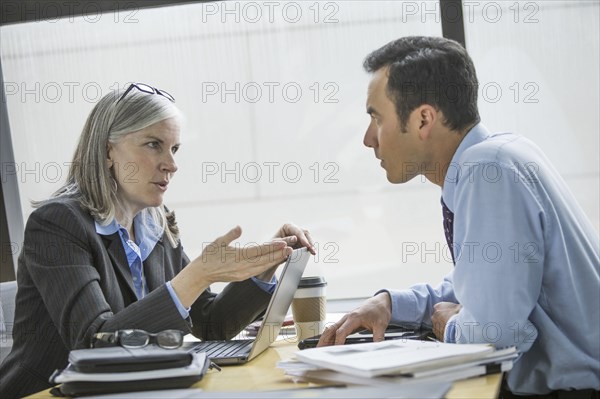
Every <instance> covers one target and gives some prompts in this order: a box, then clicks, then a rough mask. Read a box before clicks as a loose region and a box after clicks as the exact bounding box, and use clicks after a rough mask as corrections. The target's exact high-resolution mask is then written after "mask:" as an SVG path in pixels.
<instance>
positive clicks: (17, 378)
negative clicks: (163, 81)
mask: <svg viewBox="0 0 600 399" xmlns="http://www.w3.org/2000/svg"><path fill="white" fill-rule="evenodd" d="M179 120H180V113H179V111H178V109H177V108H176V107H175V105H174V99H173V97H171V96H170V95H169V94H168V93H166V92H164V91H161V90H157V89H155V88H153V87H150V86H148V85H144V84H133V85H131V86H129V88H128V89H127V90H126V91H125V92H123V91H121V92H113V93H110V94H108V95H106V96H105V97H104V98H102V99H101V100H100V102H99V103H98V104H97V105H96V106H95V107H94V109H93V110H92V112H91V114H90V116H89V117H88V119H87V122H86V124H85V126H84V129H83V132H82V134H81V137H80V139H79V144H78V146H77V150H76V152H75V156H74V159H73V163H72V166H71V168H70V171H69V176H68V180H67V183H66V184H65V185H64V186H63V187H62V188H61V189H60V190H58V191H57V192H56V193H55V194H54V195H53V197H52V198H51V199H50V200H47V201H44V202H42V203H38V204H37V205H38V209H36V210H35V211H34V212H33V213H32V214H31V216H30V217H29V220H28V222H27V226H26V229H25V241H24V245H23V250H22V252H21V254H20V257H19V269H18V274H17V278H18V280H17V281H18V287H19V288H18V293H17V298H16V309H15V325H14V329H13V335H14V345H13V349H12V351H11V353H10V355H9V356H8V357H7V359H6V361H5V362H4V363H3V364H2V366H1V368H0V375H1V376H2V381H1V387H0V396H1V397H2V398H9V397H18V396H23V395H27V394H30V393H33V392H37V391H40V390H43V389H46V388H48V387H49V383H48V378H49V377H50V374H51V373H52V372H53V371H54V370H55V369H57V368H63V367H65V366H66V364H67V356H68V353H69V350H71V349H77V348H86V347H89V346H90V342H91V338H92V336H93V335H94V334H95V333H97V332H100V331H102V332H112V331H116V330H119V329H125V328H137V329H142V330H146V331H149V332H158V331H162V330H166V329H179V330H183V331H185V332H191V333H193V334H194V335H195V336H197V337H199V338H203V339H228V338H231V337H232V336H234V335H236V334H237V333H238V332H239V331H240V330H241V329H242V328H244V327H245V326H246V325H247V324H249V323H251V322H252V321H254V320H255V319H256V318H257V317H259V316H260V315H261V314H262V313H263V312H264V310H265V308H266V306H267V304H268V301H269V299H270V292H272V290H273V288H274V285H275V280H274V277H273V275H274V272H275V270H276V268H277V265H279V264H281V263H282V262H283V261H284V260H285V259H286V257H287V256H288V255H289V254H290V253H291V251H292V247H301V246H306V247H308V248H309V250H311V252H313V253H314V249H313V247H312V245H311V241H310V238H309V236H308V232H307V231H303V230H301V229H299V228H298V227H296V226H294V225H291V224H286V225H284V226H283V227H282V228H280V229H279V231H278V232H277V234H276V235H275V238H274V239H273V241H272V242H270V243H267V244H264V245H256V246H252V247H245V248H242V249H240V248H235V247H233V246H230V245H229V244H230V243H231V242H232V241H233V240H235V239H237V238H239V237H240V235H241V229H240V228H239V227H236V228H234V229H232V230H231V231H229V232H228V233H226V234H225V235H224V236H222V237H219V238H217V239H216V240H215V241H214V242H213V243H211V244H210V245H208V246H207V247H206V248H205V250H204V251H203V252H202V254H201V255H200V256H199V257H198V258H196V259H194V260H193V261H191V262H190V260H189V259H188V258H187V256H186V255H185V253H184V252H183V249H182V247H181V245H180V243H179V233H178V229H177V225H176V223H175V218H174V215H173V213H172V212H168V211H167V210H166V208H165V207H164V206H163V205H162V202H163V195H164V193H165V191H166V190H167V188H168V185H169V183H170V180H171V178H172V177H173V175H174V174H175V172H176V171H177V165H176V163H175V153H176V152H177V149H178V148H179V130H180V127H179ZM218 281H220V282H232V283H231V284H228V285H227V286H226V288H225V289H224V290H223V291H222V292H221V293H220V294H218V295H217V294H214V293H211V291H210V289H209V286H210V284H211V283H214V282H218Z"/></svg>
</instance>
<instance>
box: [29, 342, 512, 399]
mask: <svg viewBox="0 0 600 399" xmlns="http://www.w3.org/2000/svg"><path fill="white" fill-rule="evenodd" d="M296 350H297V348H296V344H295V343H294V342H286V341H278V342H275V343H274V344H273V345H272V346H271V347H270V348H269V349H267V350H266V351H265V352H264V353H262V354H261V355H259V356H258V357H257V358H256V359H254V360H252V361H251V362H249V363H247V364H245V365H241V366H226V367H223V368H222V371H220V372H219V371H216V370H210V371H209V372H208V373H207V374H206V375H205V376H204V378H203V379H202V381H200V382H199V383H197V384H195V385H194V387H195V388H201V389H203V390H205V391H266V390H275V389H293V388H306V387H309V386H315V385H314V384H306V383H294V382H292V381H291V379H290V378H289V377H287V376H286V375H284V373H283V370H281V369H278V368H276V367H275V364H276V363H277V362H278V361H280V360H285V359H289V358H290V357H292V356H293V353H294V352H295V351H296ZM501 380H502V375H501V374H494V375H489V376H485V377H479V378H471V379H468V380H462V381H457V382H455V383H454V384H453V385H452V388H451V390H450V391H449V392H448V393H447V394H446V398H448V399H458V398H477V399H486V398H489V399H492V398H496V397H497V396H498V392H499V388H500V382H501ZM30 398H36V399H50V398H52V396H51V395H50V393H49V391H48V390H46V391H42V392H39V393H37V394H35V395H32V396H30Z"/></svg>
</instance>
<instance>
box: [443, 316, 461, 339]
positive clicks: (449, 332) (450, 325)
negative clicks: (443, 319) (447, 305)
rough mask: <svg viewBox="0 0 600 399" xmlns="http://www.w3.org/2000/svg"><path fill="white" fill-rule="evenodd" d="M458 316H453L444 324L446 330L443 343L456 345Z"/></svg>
mask: <svg viewBox="0 0 600 399" xmlns="http://www.w3.org/2000/svg"><path fill="white" fill-rule="evenodd" d="M457 317H458V314H455V315H453V316H452V317H450V318H449V319H448V322H447V323H446V328H445V329H444V342H447V343H449V344H455V343H456V318H457Z"/></svg>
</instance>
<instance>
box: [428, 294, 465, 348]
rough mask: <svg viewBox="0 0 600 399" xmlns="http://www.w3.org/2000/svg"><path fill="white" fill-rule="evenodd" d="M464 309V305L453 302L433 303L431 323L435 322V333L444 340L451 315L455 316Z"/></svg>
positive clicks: (439, 338)
mask: <svg viewBox="0 0 600 399" xmlns="http://www.w3.org/2000/svg"><path fill="white" fill-rule="evenodd" d="M460 309H462V305H459V304H457V303H452V302H438V303H436V304H435V305H433V314H432V315H431V323H432V324H433V333H434V334H435V336H436V337H437V339H438V340H440V341H442V342H443V341H444V331H445V330H446V324H447V323H448V320H449V319H450V317H452V316H454V315H455V314H457V313H458V312H460Z"/></svg>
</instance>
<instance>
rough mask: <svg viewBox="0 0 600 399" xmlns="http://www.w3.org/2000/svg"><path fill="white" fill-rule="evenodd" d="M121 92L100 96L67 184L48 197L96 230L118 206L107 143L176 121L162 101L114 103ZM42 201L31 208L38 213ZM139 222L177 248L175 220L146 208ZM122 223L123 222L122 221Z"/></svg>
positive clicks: (140, 95) (132, 97)
mask: <svg viewBox="0 0 600 399" xmlns="http://www.w3.org/2000/svg"><path fill="white" fill-rule="evenodd" d="M123 93H124V90H117V91H113V92H111V93H109V94H107V95H106V96H104V97H103V98H102V99H101V100H100V101H99V102H98V103H97V104H96V106H95V107H94V109H93V110H92V112H91V113H90V115H89V116H88V118H87V121H86V122H85V125H84V127H83V131H82V132H81V136H80V137H79V143H78V145H77V149H76V150H75V154H74V156H73V162H72V163H71V166H70V168H69V174H68V177H67V182H66V183H65V184H64V185H63V186H62V187H61V188H60V189H58V190H57V191H56V192H55V193H54V194H52V197H51V198H50V200H48V201H51V200H52V199H54V198H59V197H66V196H68V197H74V198H76V199H78V200H79V202H80V203H81V205H82V206H83V207H84V208H85V209H87V210H88V211H89V212H90V213H91V215H92V216H93V217H94V218H95V219H96V220H97V221H98V222H99V223H100V224H102V225H107V224H110V223H111V222H112V221H113V219H114V218H115V216H116V209H117V207H118V206H119V204H120V200H119V198H118V196H117V183H116V181H115V179H114V177H113V175H112V173H111V171H110V169H109V167H108V162H107V158H108V143H109V142H110V143H117V142H118V141H119V140H120V139H121V138H123V137H124V136H126V135H127V134H129V133H132V132H136V131H138V130H141V129H144V128H146V127H148V126H150V125H153V124H155V123H158V122H160V121H163V120H165V119H169V118H181V113H180V111H179V109H178V108H177V107H176V106H175V104H173V103H172V102H171V101H170V100H168V99H167V98H166V97H164V96H162V95H158V94H148V93H144V92H141V91H139V90H137V89H135V88H134V89H133V90H131V91H130V92H129V93H127V95H126V96H125V97H124V98H123V99H122V100H120V101H118V99H119V98H120V97H121V96H122V95H123ZM46 202H47V201H41V202H34V203H33V205H34V206H36V207H38V206H41V205H43V204H44V203H46ZM141 216H142V221H146V220H147V217H148V216H149V217H152V219H153V220H154V222H155V224H156V225H158V226H160V227H161V229H163V230H164V232H165V234H166V236H167V238H168V239H169V242H170V243H171V245H172V246H173V247H177V245H178V243H179V231H178V228H177V225H176V223H175V216H174V214H173V213H172V212H167V211H166V210H165V208H164V206H159V207H154V208H146V209H144V210H143V211H142V215H141ZM124 222H128V221H124Z"/></svg>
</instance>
